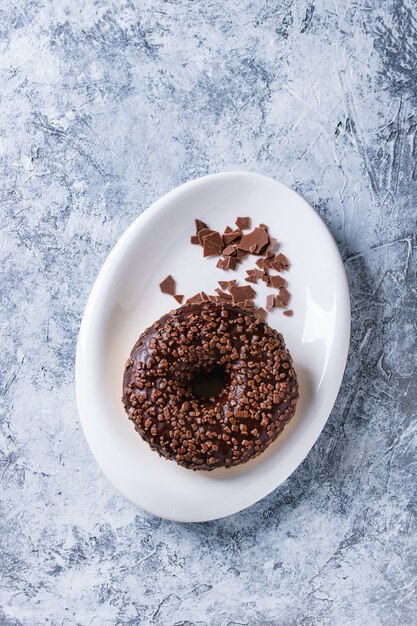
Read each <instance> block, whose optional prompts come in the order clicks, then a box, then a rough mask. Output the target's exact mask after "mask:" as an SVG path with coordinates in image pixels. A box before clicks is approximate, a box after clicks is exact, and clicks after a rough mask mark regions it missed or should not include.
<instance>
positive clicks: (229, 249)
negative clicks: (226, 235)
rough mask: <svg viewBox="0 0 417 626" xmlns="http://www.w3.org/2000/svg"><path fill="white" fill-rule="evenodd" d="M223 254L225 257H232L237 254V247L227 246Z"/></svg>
mask: <svg viewBox="0 0 417 626" xmlns="http://www.w3.org/2000/svg"><path fill="white" fill-rule="evenodd" d="M223 254H224V255H225V256H232V255H234V254H236V246H233V245H230V246H226V247H225V248H224V250H223Z"/></svg>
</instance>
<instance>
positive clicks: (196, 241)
mask: <svg viewBox="0 0 417 626" xmlns="http://www.w3.org/2000/svg"><path fill="white" fill-rule="evenodd" d="M190 241H191V243H193V244H194V245H197V246H199V245H200V241H199V239H198V237H197V235H191V239H190Z"/></svg>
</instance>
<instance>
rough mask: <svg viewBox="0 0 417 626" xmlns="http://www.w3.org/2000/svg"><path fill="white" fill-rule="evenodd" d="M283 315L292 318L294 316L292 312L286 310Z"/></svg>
mask: <svg viewBox="0 0 417 626" xmlns="http://www.w3.org/2000/svg"><path fill="white" fill-rule="evenodd" d="M284 315H286V316H287V317H292V316H293V315H294V311H292V310H291V309H287V310H286V311H284Z"/></svg>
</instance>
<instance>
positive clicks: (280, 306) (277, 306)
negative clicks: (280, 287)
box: [275, 295, 285, 309]
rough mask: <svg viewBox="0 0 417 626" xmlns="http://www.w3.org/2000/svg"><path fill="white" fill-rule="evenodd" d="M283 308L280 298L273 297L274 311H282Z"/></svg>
mask: <svg viewBox="0 0 417 626" xmlns="http://www.w3.org/2000/svg"><path fill="white" fill-rule="evenodd" d="M284 306H285V305H284V303H283V301H282V300H281V298H280V296H279V295H277V296H275V308H276V309H283V308H284Z"/></svg>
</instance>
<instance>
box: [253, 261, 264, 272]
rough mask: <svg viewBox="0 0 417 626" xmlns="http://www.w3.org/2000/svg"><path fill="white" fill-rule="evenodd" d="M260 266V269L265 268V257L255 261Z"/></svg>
mask: <svg viewBox="0 0 417 626" xmlns="http://www.w3.org/2000/svg"><path fill="white" fill-rule="evenodd" d="M255 265H257V266H258V267H259V269H261V270H263V268H264V259H258V260H257V261H256V263H255Z"/></svg>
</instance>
